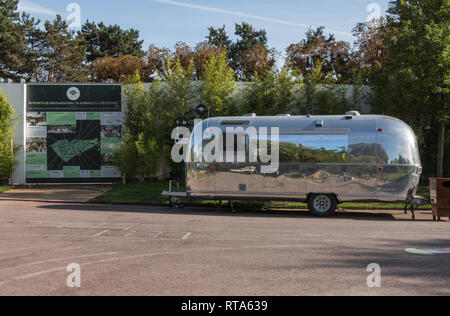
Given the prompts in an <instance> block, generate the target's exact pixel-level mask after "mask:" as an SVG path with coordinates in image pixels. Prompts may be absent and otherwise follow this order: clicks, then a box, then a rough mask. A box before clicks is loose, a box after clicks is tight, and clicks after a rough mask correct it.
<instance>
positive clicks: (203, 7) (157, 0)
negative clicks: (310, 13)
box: [153, 0, 353, 37]
mask: <svg viewBox="0 0 450 316" xmlns="http://www.w3.org/2000/svg"><path fill="white" fill-rule="evenodd" d="M153 1H154V2H160V3H165V4H169V5H173V6H178V7H185V8H191V9H197V10H203V11H210V12H217V13H222V14H228V15H234V16H240V17H244V18H248V19H255V20H262V21H267V22H273V23H278V24H284V25H289V26H294V27H301V28H309V27H311V25H308V24H303V23H296V22H290V21H285V20H279V19H273V18H269V17H264V16H259V15H253V14H247V13H243V12H237V11H230V10H223V9H217V8H211V7H205V6H200V5H195V4H189V3H183V2H177V1H172V0H153ZM326 30H327V31H328V32H331V33H334V34H340V35H344V36H349V37H353V35H352V34H351V33H348V32H342V31H339V30H333V29H326Z"/></svg>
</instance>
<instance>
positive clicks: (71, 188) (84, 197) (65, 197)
mask: <svg viewBox="0 0 450 316" xmlns="http://www.w3.org/2000/svg"><path fill="white" fill-rule="evenodd" d="M109 188H110V187H109V186H107V185H98V184H83V185H71V184H58V185H33V186H30V187H28V188H22V189H20V188H17V189H14V190H10V191H6V192H4V193H2V194H1V195H0V203H1V201H2V200H10V201H38V202H56V203H61V202H64V203H66V202H69V203H84V202H88V201H90V200H91V199H93V198H95V197H97V196H99V195H101V194H102V193H104V192H106V191H108V190H109Z"/></svg>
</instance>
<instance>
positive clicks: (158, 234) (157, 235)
mask: <svg viewBox="0 0 450 316" xmlns="http://www.w3.org/2000/svg"><path fill="white" fill-rule="evenodd" d="M161 234H162V232H159V233H157V234H156V235H155V236H153V237H152V239H153V238H156V237H159V236H161Z"/></svg>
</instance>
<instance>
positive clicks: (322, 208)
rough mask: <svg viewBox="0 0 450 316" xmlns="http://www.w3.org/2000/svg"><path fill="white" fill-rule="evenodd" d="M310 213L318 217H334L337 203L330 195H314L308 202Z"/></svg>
mask: <svg viewBox="0 0 450 316" xmlns="http://www.w3.org/2000/svg"><path fill="white" fill-rule="evenodd" d="M308 206H309V211H310V213H311V214H312V215H314V216H318V217H330V216H333V215H334V213H335V212H336V209H337V201H336V198H335V197H334V196H333V195H330V194H313V195H311V197H310V198H309V200H308Z"/></svg>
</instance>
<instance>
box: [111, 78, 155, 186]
mask: <svg viewBox="0 0 450 316" xmlns="http://www.w3.org/2000/svg"><path fill="white" fill-rule="evenodd" d="M155 91H156V90H155V88H151V90H150V91H145V89H144V85H143V84H142V82H141V78H140V75H139V73H137V72H136V73H135V74H134V75H133V76H130V77H129V78H128V80H127V81H125V82H124V93H125V95H126V96H127V101H126V111H125V126H126V132H125V137H124V141H123V142H122V144H121V146H120V148H119V151H118V153H117V155H116V159H115V160H116V161H115V162H116V164H117V166H119V168H120V170H121V171H122V173H124V174H125V175H126V177H127V178H128V179H134V178H136V176H138V175H141V176H143V177H144V178H146V177H150V176H152V175H153V174H154V173H155V172H156V170H157V168H158V163H159V161H160V151H159V148H158V146H157V140H156V135H157V130H156V127H155V116H154V107H155V104H154V103H153V102H151V101H154V100H156V99H157V98H154V97H152V96H154V93H155Z"/></svg>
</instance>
